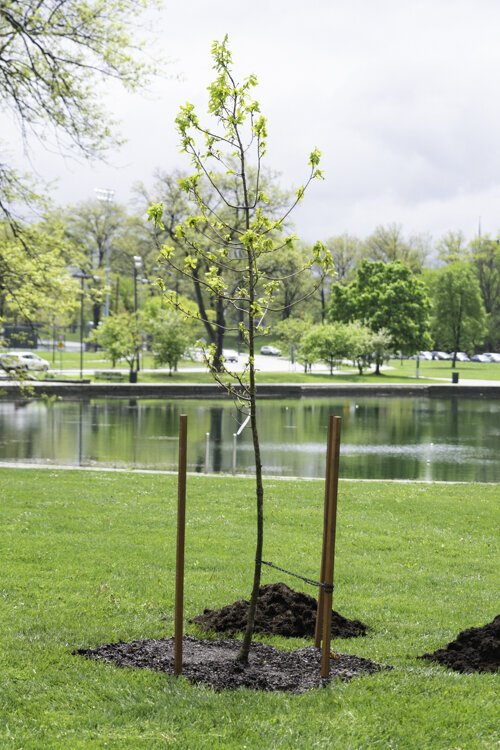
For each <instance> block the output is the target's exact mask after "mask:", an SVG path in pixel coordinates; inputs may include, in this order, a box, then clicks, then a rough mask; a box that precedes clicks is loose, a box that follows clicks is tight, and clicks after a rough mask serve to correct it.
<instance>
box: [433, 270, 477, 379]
mask: <svg viewBox="0 0 500 750" xmlns="http://www.w3.org/2000/svg"><path fill="white" fill-rule="evenodd" d="M431 291H432V332H433V334H434V337H435V339H436V342H437V345H438V347H440V348H443V349H445V350H447V351H452V352H453V354H454V356H453V361H452V366H453V367H454V366H455V355H456V353H457V352H459V351H470V350H472V349H474V347H476V346H477V345H478V344H480V343H481V342H482V340H483V338H484V334H485V332H486V316H485V311H484V305H483V302H482V299H481V290H480V287H479V282H478V280H477V278H476V275H475V273H474V269H473V268H472V266H471V265H470V264H469V263H465V262H455V263H450V264H449V265H447V266H445V267H444V268H441V269H439V271H437V272H436V274H435V278H434V281H433V284H432V286H431Z"/></svg>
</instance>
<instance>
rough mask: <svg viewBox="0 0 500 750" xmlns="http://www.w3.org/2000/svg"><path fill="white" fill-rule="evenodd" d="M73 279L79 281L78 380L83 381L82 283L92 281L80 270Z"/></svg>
mask: <svg viewBox="0 0 500 750" xmlns="http://www.w3.org/2000/svg"><path fill="white" fill-rule="evenodd" d="M73 278H74V279H80V380H82V379H83V299H84V283H85V281H86V279H93V278H94V277H93V276H92V275H91V274H88V273H85V271H82V269H81V268H80V269H79V270H78V271H76V273H74V274H73Z"/></svg>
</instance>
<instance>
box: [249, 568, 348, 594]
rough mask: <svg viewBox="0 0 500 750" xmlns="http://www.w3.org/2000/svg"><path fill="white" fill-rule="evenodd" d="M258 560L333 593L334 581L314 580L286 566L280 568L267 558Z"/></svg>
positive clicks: (327, 592) (328, 592)
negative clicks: (286, 568)
mask: <svg viewBox="0 0 500 750" xmlns="http://www.w3.org/2000/svg"><path fill="white" fill-rule="evenodd" d="M256 562H258V563H259V562H260V563H261V565H268V566H269V567H270V568H274V569H275V570H280V571H281V572H282V573H286V574H287V575H289V576H293V577H294V578H300V580H301V581H304V582H305V583H308V584H309V585H310V586H317V587H318V588H320V589H323V591H324V592H325V593H326V594H333V589H334V585H333V583H325V582H324V581H323V582H322V581H313V579H312V578H306V576H301V575H299V574H298V573H292V571H291V570H285V568H280V566H279V565H275V564H274V563H272V562H268V561H267V560H256Z"/></svg>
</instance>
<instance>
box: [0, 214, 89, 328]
mask: <svg viewBox="0 0 500 750" xmlns="http://www.w3.org/2000/svg"><path fill="white" fill-rule="evenodd" d="M22 236H23V239H21V238H20V236H19V235H18V234H16V233H15V232H14V231H13V230H12V227H11V225H10V223H8V222H6V221H4V222H3V223H2V224H0V321H3V322H5V321H6V320H10V321H11V322H14V323H16V322H20V323H24V324H28V325H30V324H32V323H33V321H35V320H36V321H37V323H38V324H42V323H52V322H53V321H55V320H56V319H57V320H61V321H62V320H66V319H67V318H68V316H71V314H72V312H74V310H75V309H76V307H77V305H78V289H77V285H76V282H75V281H74V280H73V279H72V278H71V276H70V273H69V271H68V263H69V262H71V259H72V255H71V247H70V246H69V245H68V242H67V240H66V238H65V234H64V227H63V226H62V225H61V224H60V223H58V222H55V221H53V220H51V219H47V220H44V221H41V222H38V223H37V224H32V225H31V226H30V225H27V226H23V227H22ZM25 242H28V243H29V246H30V247H32V248H33V249H34V252H33V253H29V254H28V253H26V245H25Z"/></svg>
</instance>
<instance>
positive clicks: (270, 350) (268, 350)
mask: <svg viewBox="0 0 500 750" xmlns="http://www.w3.org/2000/svg"><path fill="white" fill-rule="evenodd" d="M260 353H261V354H267V355H268V356H271V357H279V356H281V349H278V348H277V347H276V346H269V345H268V344H266V345H265V346H261V347H260Z"/></svg>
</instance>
